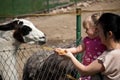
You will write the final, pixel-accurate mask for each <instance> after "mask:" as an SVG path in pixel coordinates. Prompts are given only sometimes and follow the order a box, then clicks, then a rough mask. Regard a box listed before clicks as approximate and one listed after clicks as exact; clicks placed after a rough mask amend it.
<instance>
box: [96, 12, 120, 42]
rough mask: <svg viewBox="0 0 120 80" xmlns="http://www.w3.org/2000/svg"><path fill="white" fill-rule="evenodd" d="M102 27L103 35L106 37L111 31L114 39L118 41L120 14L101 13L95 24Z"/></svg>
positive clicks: (119, 37) (119, 40)
mask: <svg viewBox="0 0 120 80" xmlns="http://www.w3.org/2000/svg"><path fill="white" fill-rule="evenodd" d="M98 24H99V25H100V26H101V27H102V29H103V32H104V35H105V37H106V38H107V34H108V32H109V31H111V32H112V33H113V36H114V40H115V41H116V42H120V16H119V15H117V14H114V13H103V14H102V15H101V17H100V18H99V20H98V23H97V25H98Z"/></svg>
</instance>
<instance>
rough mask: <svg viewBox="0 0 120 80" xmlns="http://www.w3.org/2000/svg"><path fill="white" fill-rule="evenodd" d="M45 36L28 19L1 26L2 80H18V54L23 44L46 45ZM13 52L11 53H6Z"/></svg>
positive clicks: (0, 71) (0, 69) (0, 68)
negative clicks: (16, 66)
mask: <svg viewBox="0 0 120 80" xmlns="http://www.w3.org/2000/svg"><path fill="white" fill-rule="evenodd" d="M45 42H46V36H45V34H44V33H43V32H42V31H40V30H38V29H37V28H36V27H35V26H34V25H33V23H32V22H30V21H28V20H26V19H14V20H12V21H9V22H7V23H3V24H1V25H0V75H1V78H2V80H18V73H17V70H16V68H15V65H16V52H17V49H18V48H19V46H20V45H21V44H22V43H29V44H36V43H37V44H41V45H42V44H44V43H45ZM6 50H11V51H6Z"/></svg>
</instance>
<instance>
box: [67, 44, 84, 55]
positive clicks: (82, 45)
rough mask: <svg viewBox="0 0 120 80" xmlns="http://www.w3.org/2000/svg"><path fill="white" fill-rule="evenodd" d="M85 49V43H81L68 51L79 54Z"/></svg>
mask: <svg viewBox="0 0 120 80" xmlns="http://www.w3.org/2000/svg"><path fill="white" fill-rule="evenodd" d="M84 50H85V46H84V44H81V45H79V46H78V47H73V48H68V49H66V51H70V52H71V53H73V54H77V53H79V52H83V51H84Z"/></svg>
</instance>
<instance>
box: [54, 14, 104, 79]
mask: <svg viewBox="0 0 120 80" xmlns="http://www.w3.org/2000/svg"><path fill="white" fill-rule="evenodd" d="M99 16H100V15H99V14H98V13H95V14H93V15H92V16H89V17H87V18H86V19H85V20H84V21H83V27H84V29H85V30H86V33H87V36H86V37H85V38H84V39H83V41H82V43H81V44H80V45H79V46H78V47H73V48H68V49H65V50H67V51H68V52H71V53H73V54H76V53H79V52H83V51H84V55H83V57H82V63H83V64H84V65H85V66H87V65H89V64H90V63H91V62H92V61H94V60H95V59H97V57H98V56H99V55H101V54H102V53H103V51H105V50H106V47H105V45H103V44H102V43H101V40H100V38H99V36H98V30H97V28H96V22H97V20H98V18H99ZM57 49H60V48H56V50H57ZM81 80H91V77H90V76H88V77H81Z"/></svg>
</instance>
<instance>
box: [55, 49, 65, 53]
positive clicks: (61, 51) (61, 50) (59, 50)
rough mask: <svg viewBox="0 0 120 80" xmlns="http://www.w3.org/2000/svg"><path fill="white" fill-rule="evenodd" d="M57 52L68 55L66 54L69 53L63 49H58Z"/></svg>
mask: <svg viewBox="0 0 120 80" xmlns="http://www.w3.org/2000/svg"><path fill="white" fill-rule="evenodd" d="M56 52H57V53H58V54H66V53H67V51H66V50H63V49H58V50H56Z"/></svg>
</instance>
